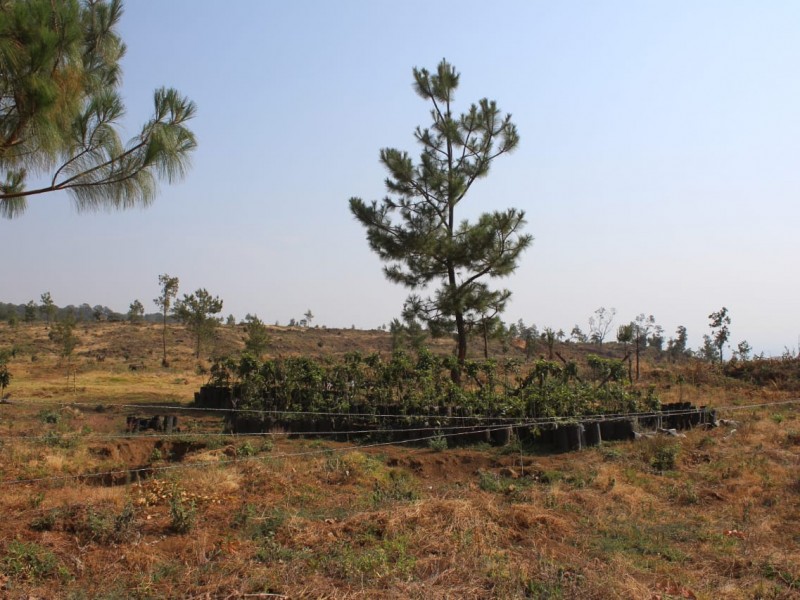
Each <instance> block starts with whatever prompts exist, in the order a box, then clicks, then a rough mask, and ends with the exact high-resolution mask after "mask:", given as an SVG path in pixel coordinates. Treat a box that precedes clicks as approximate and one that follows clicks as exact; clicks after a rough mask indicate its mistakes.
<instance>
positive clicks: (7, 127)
mask: <svg viewBox="0 0 800 600" xmlns="http://www.w3.org/2000/svg"><path fill="white" fill-rule="evenodd" d="M121 16H122V2H121V0H108V1H103V0H84V1H82V2H79V1H78V0H59V1H58V2H52V1H51V0H0V215H2V216H4V217H6V218H13V217H15V216H17V215H19V214H21V213H22V212H24V210H25V208H26V206H27V198H30V197H32V196H35V195H38V194H43V193H47V192H55V191H60V190H66V191H67V192H69V194H70V196H71V197H72V200H73V201H74V203H75V205H76V207H77V208H78V209H79V210H96V209H98V208H113V209H124V208H129V207H132V206H146V205H148V204H149V203H151V202H152V201H153V199H154V198H155V194H156V181H157V179H159V178H161V179H165V180H166V181H167V182H173V181H175V180H179V179H180V178H182V177H183V176H184V175H185V173H186V171H187V168H188V166H189V157H190V155H191V153H192V151H193V150H194V149H195V147H196V145H197V144H196V141H195V137H194V134H193V133H192V132H191V131H190V130H189V129H188V128H187V127H186V123H187V121H189V120H190V119H191V118H192V117H193V116H194V114H195V110H196V108H195V105H194V103H193V102H191V101H190V100H189V99H188V98H186V97H183V96H181V95H180V94H179V93H178V92H177V91H176V90H174V89H167V88H160V89H158V90H156V92H155V94H154V105H155V106H154V113H153V116H152V118H151V119H150V120H149V121H147V122H146V123H145V124H144V126H143V127H142V128H141V131H140V133H139V134H138V135H136V136H135V137H134V138H133V139H131V140H130V141H128V142H127V143H123V141H122V140H121V139H120V136H119V132H118V129H117V123H118V121H119V120H120V118H121V117H122V116H123V115H124V111H125V109H124V106H123V104H122V99H121V96H120V94H119V92H118V88H119V86H120V83H121V71H120V65H119V62H120V59H121V58H122V57H123V55H124V54H125V44H124V43H123V42H122V40H121V38H120V37H119V35H118V34H117V32H116V25H117V23H118V22H119V19H120V17H121ZM29 177H31V178H32V179H33V180H34V184H33V187H31V188H28V187H27V183H28V179H29Z"/></svg>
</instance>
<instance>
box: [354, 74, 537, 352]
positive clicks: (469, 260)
mask: <svg viewBox="0 0 800 600" xmlns="http://www.w3.org/2000/svg"><path fill="white" fill-rule="evenodd" d="M458 82H459V74H458V73H457V72H456V70H455V68H454V67H453V66H452V65H450V64H448V63H447V61H445V60H442V62H441V63H440V64H439V66H438V68H437V70H436V72H435V73H429V72H428V71H427V70H426V69H414V89H415V91H416V92H417V94H418V95H419V96H420V97H421V98H422V99H423V100H426V101H427V102H429V103H430V104H431V107H432V108H431V118H432V123H431V125H430V126H429V127H427V128H421V127H417V128H416V130H415V132H414V137H415V139H416V141H417V142H418V143H419V144H420V146H421V147H422V151H421V154H420V159H419V162H418V163H416V164H415V163H414V161H413V160H412V158H411V156H409V154H408V153H407V152H404V151H401V150H397V149H394V148H385V149H383V150H381V152H380V160H381V163H382V164H383V165H384V167H386V169H387V171H388V172H389V176H388V177H387V178H386V181H385V183H386V188H387V191H388V192H389V195H388V196H386V197H385V198H384V199H383V200H382V201H380V202H378V201H372V202H370V203H366V202H364V201H363V200H361V199H360V198H351V199H350V210H351V212H352V214H353V216H355V218H356V219H357V220H358V221H359V222H360V223H361V224H362V225H364V227H365V228H366V232H367V240H368V242H369V245H370V248H371V249H372V250H373V251H375V253H376V254H377V255H378V256H379V257H380V258H381V259H382V260H383V261H385V262H386V263H387V264H386V266H385V267H384V272H385V274H386V277H387V278H388V279H389V280H391V281H394V282H397V283H400V284H403V285H405V286H407V287H409V288H410V289H412V290H425V289H426V288H428V287H429V286H432V285H436V284H438V285H439V287H438V289H436V291H435V293H434V294H433V296H432V297H427V298H423V297H421V296H420V295H418V294H412V295H411V296H410V297H409V298H408V300H407V301H406V306H405V313H406V314H407V315H408V314H410V313H413V314H414V315H416V317H417V318H419V319H421V320H422V321H424V322H425V323H427V324H428V326H429V328H430V329H431V331H432V332H433V333H441V332H451V331H454V330H455V331H456V333H457V339H458V358H459V360H460V361H462V362H463V360H464V359H465V358H466V349H467V341H466V334H467V329H468V326H469V324H470V322H471V323H476V322H479V321H480V320H481V317H482V316H485V315H487V314H495V313H498V312H501V311H502V310H503V308H504V306H505V304H506V302H507V301H508V298H509V296H510V292H509V291H508V290H492V289H490V288H489V286H488V284H487V282H486V279H491V278H498V277H505V276H508V275H510V274H511V273H513V271H514V270H515V269H516V267H517V261H518V259H519V256H520V254H521V253H522V252H523V251H524V250H525V249H526V248H527V247H528V246H529V245H530V244H531V242H532V240H533V238H532V237H531V236H530V235H527V234H522V233H521V230H522V228H523V226H524V224H525V213H524V212H523V211H521V210H517V209H515V208H510V209H507V210H505V211H495V212H491V213H484V214H482V215H480V216H479V217H478V218H477V220H476V221H475V222H472V223H471V222H469V221H467V220H457V216H456V208H457V207H458V205H459V204H460V203H461V201H462V200H464V198H465V197H466V195H467V192H469V190H470V188H471V187H472V185H473V183H475V181H476V180H478V179H480V178H482V177H486V175H487V174H488V173H489V167H490V165H491V163H492V161H493V160H494V159H495V158H497V157H499V156H500V155H502V154H505V153H507V152H511V151H512V150H514V148H516V147H517V145H518V143H519V135H518V133H517V129H516V127H515V126H514V124H513V123H512V122H511V116H510V115H505V116H503V115H501V113H500V110H499V109H498V108H497V105H496V103H495V102H494V101H490V100H487V99H483V100H480V101H479V102H478V103H477V104H473V105H471V106H470V107H469V110H468V111H467V112H465V113H462V114H460V115H458V116H456V115H454V114H453V112H452V103H453V101H454V94H455V91H456V89H457V88H458Z"/></svg>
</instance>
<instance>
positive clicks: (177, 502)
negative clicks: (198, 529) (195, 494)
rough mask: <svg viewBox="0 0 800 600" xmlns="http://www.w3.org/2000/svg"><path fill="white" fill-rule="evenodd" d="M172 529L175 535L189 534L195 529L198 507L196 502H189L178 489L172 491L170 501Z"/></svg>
mask: <svg viewBox="0 0 800 600" xmlns="http://www.w3.org/2000/svg"><path fill="white" fill-rule="evenodd" d="M169 516H170V528H171V529H172V531H174V532H175V533H189V532H190V531H191V530H192V529H194V525H195V521H196V519H197V507H196V506H195V503H194V500H192V501H191V502H187V501H186V500H184V499H183V496H182V494H181V492H180V490H178V488H177V487H175V488H173V489H172V495H171V496H170V499H169Z"/></svg>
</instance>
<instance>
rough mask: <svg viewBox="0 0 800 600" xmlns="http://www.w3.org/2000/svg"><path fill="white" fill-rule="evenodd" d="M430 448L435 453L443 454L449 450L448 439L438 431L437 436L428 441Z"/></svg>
mask: <svg viewBox="0 0 800 600" xmlns="http://www.w3.org/2000/svg"><path fill="white" fill-rule="evenodd" d="M428 448H430V449H431V450H433V451H434V452H443V451H444V450H447V438H446V437H444V435H443V434H442V432H441V431H437V432H436V436H435V437H432V438H430V439H429V440H428Z"/></svg>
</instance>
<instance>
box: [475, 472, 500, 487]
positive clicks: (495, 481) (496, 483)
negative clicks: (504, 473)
mask: <svg viewBox="0 0 800 600" xmlns="http://www.w3.org/2000/svg"><path fill="white" fill-rule="evenodd" d="M478 487H479V488H481V489H482V490H483V491H484V492H501V491H502V484H501V483H500V476H499V475H498V474H497V473H492V472H491V471H480V472H479V473H478Z"/></svg>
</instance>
